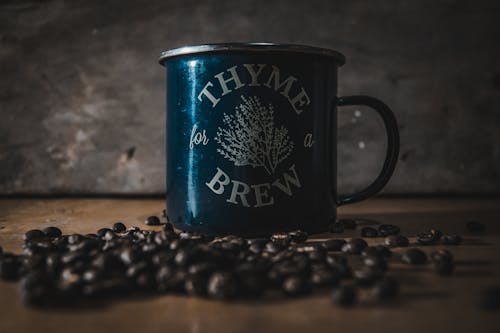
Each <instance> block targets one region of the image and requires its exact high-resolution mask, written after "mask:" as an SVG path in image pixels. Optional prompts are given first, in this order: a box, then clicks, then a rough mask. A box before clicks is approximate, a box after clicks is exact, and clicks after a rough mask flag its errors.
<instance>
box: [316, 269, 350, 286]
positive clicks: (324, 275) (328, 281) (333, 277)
mask: <svg viewBox="0 0 500 333" xmlns="http://www.w3.org/2000/svg"><path fill="white" fill-rule="evenodd" d="M341 277H342V275H341V273H340V272H339V271H337V270H335V269H331V268H328V266H327V267H324V268H319V269H313V271H312V272H311V278H310V280H311V283H312V284H313V285H315V286H334V285H336V284H337V283H338V282H339V280H340V279H341Z"/></svg>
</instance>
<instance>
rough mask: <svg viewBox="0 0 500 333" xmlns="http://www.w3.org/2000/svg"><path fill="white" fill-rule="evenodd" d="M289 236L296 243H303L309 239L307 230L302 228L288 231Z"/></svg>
mask: <svg viewBox="0 0 500 333" xmlns="http://www.w3.org/2000/svg"><path fill="white" fill-rule="evenodd" d="M288 237H289V238H290V240H291V241H292V242H294V243H303V242H305V241H306V240H307V237H308V235H307V232H305V231H302V230H295V231H290V232H289V233H288Z"/></svg>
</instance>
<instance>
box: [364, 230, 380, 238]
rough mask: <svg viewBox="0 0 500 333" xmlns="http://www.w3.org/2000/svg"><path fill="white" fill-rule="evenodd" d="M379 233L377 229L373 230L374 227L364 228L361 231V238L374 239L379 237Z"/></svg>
mask: <svg viewBox="0 0 500 333" xmlns="http://www.w3.org/2000/svg"><path fill="white" fill-rule="evenodd" d="M377 236H378V232H377V229H375V228H372V227H364V228H362V229H361V237H368V238H373V237H377Z"/></svg>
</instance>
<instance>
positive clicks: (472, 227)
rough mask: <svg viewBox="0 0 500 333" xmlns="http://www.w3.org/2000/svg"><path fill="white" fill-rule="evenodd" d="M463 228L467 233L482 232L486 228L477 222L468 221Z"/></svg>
mask: <svg viewBox="0 0 500 333" xmlns="http://www.w3.org/2000/svg"><path fill="white" fill-rule="evenodd" d="M465 226H466V228H467V231H469V232H483V231H485V230H486V226H485V225H484V224H483V223H481V222H478V221H469V222H467V224H466V225H465Z"/></svg>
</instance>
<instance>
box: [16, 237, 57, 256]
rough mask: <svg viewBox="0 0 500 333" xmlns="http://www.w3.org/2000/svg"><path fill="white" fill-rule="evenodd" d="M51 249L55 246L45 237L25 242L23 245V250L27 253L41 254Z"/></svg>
mask: <svg viewBox="0 0 500 333" xmlns="http://www.w3.org/2000/svg"><path fill="white" fill-rule="evenodd" d="M53 250H55V246H54V245H53V244H52V242H51V241H50V240H47V239H40V240H33V241H30V242H26V243H25V244H24V247H23V252H24V253H25V254H27V255H41V254H45V253H48V252H51V251H53Z"/></svg>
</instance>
